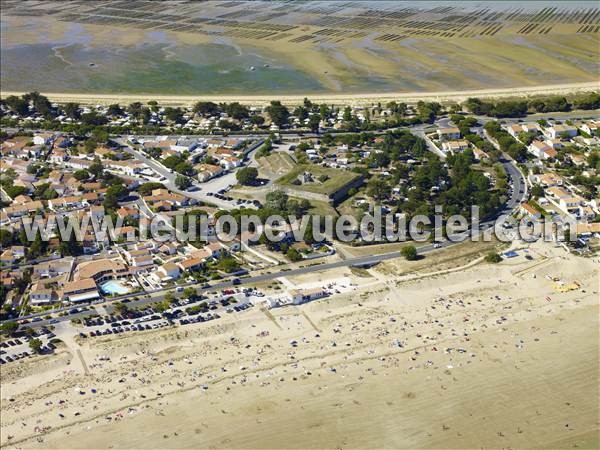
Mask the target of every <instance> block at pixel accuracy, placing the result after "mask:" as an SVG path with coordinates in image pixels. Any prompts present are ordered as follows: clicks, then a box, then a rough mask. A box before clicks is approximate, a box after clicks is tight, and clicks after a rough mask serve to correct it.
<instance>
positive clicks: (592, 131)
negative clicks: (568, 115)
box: [579, 122, 598, 136]
mask: <svg viewBox="0 0 600 450" xmlns="http://www.w3.org/2000/svg"><path fill="white" fill-rule="evenodd" d="M579 129H580V130H581V131H583V132H585V133H587V134H589V135H591V136H597V135H598V123H596V122H584V123H582V124H581V125H580V126H579Z"/></svg>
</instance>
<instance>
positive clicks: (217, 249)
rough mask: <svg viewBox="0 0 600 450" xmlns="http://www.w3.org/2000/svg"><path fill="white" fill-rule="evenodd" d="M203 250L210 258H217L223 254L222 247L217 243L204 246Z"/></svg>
mask: <svg viewBox="0 0 600 450" xmlns="http://www.w3.org/2000/svg"><path fill="white" fill-rule="evenodd" d="M202 249H203V250H206V251H207V252H208V253H209V254H210V256H211V257H212V258H219V257H220V256H221V253H222V252H223V247H221V245H220V244H219V243H218V242H211V243H210V244H207V245H205V246H204V247H203V248H202Z"/></svg>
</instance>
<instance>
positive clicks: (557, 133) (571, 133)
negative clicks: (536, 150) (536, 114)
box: [546, 125, 577, 139]
mask: <svg viewBox="0 0 600 450" xmlns="http://www.w3.org/2000/svg"><path fill="white" fill-rule="evenodd" d="M546 133H547V134H548V135H549V136H550V137H551V138H552V139H556V138H557V137H561V136H562V135H567V136H568V137H570V138H572V137H575V136H577V128H575V127H572V126H571V125H553V126H551V127H549V128H546Z"/></svg>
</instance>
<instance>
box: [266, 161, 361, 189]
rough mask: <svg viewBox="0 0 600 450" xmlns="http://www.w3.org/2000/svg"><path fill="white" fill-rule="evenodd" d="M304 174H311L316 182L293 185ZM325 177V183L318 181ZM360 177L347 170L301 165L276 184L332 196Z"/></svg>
mask: <svg viewBox="0 0 600 450" xmlns="http://www.w3.org/2000/svg"><path fill="white" fill-rule="evenodd" d="M304 172H310V173H311V174H312V175H313V178H314V180H315V181H314V182H312V183H307V184H302V185H295V184H293V182H294V180H296V179H298V176H300V175H302V173H304ZM323 175H325V176H327V180H325V181H324V182H320V181H318V179H319V177H321V176H323ZM358 177H359V175H358V174H356V173H352V172H348V171H345V170H338V169H332V168H329V167H321V166H317V165H314V164H299V165H297V166H296V167H295V168H294V169H292V170H291V171H290V172H288V173H287V174H286V175H284V176H282V177H281V178H279V179H278V180H277V181H276V183H277V184H278V185H280V186H284V187H290V188H295V189H299V190H304V191H308V192H314V193H316V194H325V195H331V194H333V193H334V192H336V191H338V190H339V189H340V188H342V187H343V186H345V185H346V184H347V183H349V182H351V181H353V180H355V179H357V178H358Z"/></svg>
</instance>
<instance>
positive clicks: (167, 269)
mask: <svg viewBox="0 0 600 450" xmlns="http://www.w3.org/2000/svg"><path fill="white" fill-rule="evenodd" d="M157 272H160V273H161V274H163V275H164V276H163V277H162V279H163V281H164V280H165V278H169V279H171V280H176V279H178V278H179V276H180V275H181V270H180V269H179V266H178V265H177V264H175V263H170V262H168V263H165V264H163V265H162V266H160V267H159V268H158V270H157Z"/></svg>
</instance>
